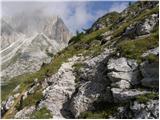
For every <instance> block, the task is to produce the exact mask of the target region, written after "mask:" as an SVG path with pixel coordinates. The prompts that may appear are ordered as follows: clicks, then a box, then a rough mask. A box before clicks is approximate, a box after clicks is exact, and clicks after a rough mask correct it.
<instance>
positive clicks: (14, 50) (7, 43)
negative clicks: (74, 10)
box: [1, 12, 71, 79]
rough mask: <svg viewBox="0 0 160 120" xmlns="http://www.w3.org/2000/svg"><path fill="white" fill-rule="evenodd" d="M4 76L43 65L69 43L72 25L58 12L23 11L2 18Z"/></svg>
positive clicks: (29, 70) (24, 71) (28, 70)
mask: <svg viewBox="0 0 160 120" xmlns="http://www.w3.org/2000/svg"><path fill="white" fill-rule="evenodd" d="M1 37H2V39H1V43H2V47H1V56H2V76H3V77H2V78H4V79H8V77H9V78H11V77H13V76H17V75H21V74H24V73H30V72H33V71H36V70H38V69H40V67H41V65H42V64H43V63H44V62H49V61H50V60H51V57H52V56H49V55H54V54H55V53H57V52H58V51H59V50H61V49H63V48H64V47H66V46H67V44H68V40H69V39H70V37H71V33H70V32H69V29H68V28H67V27H66V25H65V24H64V22H63V20H62V19H61V18H59V17H58V16H44V15H40V14H36V12H35V14H28V15H27V14H24V13H20V14H17V15H16V16H11V17H3V18H2V33H1Z"/></svg>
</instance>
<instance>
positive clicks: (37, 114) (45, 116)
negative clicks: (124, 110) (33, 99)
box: [31, 107, 52, 119]
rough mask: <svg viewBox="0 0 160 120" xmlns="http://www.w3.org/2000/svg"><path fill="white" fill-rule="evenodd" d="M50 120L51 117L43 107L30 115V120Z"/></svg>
mask: <svg viewBox="0 0 160 120" xmlns="http://www.w3.org/2000/svg"><path fill="white" fill-rule="evenodd" d="M51 118H52V115H51V113H50V111H49V110H48V109H47V108H46V107H43V108H41V109H40V110H38V111H35V112H33V113H32V115H31V119H51Z"/></svg>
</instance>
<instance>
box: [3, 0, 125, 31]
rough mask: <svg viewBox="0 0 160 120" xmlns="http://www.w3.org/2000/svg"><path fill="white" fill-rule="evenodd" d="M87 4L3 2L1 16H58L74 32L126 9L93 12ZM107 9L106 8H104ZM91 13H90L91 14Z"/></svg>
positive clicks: (118, 7) (115, 4)
mask: <svg viewBox="0 0 160 120" xmlns="http://www.w3.org/2000/svg"><path fill="white" fill-rule="evenodd" d="M88 6H89V2H85V1H84V2H4V3H2V13H3V14H2V15H9V16H11V15H15V14H17V13H20V12H24V14H35V11H38V12H36V14H41V15H42V14H43V15H58V16H60V17H61V18H62V19H63V21H64V22H65V24H66V25H67V26H68V28H69V29H70V30H71V31H72V32H75V31H76V30H80V29H82V28H87V27H89V26H88V23H89V22H91V21H92V22H93V21H95V20H96V19H97V18H99V17H101V16H102V15H104V14H105V13H107V12H109V11H122V10H123V9H124V8H126V3H120V4H117V3H116V2H115V3H114V4H113V5H112V6H111V8H110V9H109V11H107V10H102V9H99V10H96V11H94V12H93V10H91V8H89V7H88ZM106 9H108V8H106ZM91 11H92V12H91Z"/></svg>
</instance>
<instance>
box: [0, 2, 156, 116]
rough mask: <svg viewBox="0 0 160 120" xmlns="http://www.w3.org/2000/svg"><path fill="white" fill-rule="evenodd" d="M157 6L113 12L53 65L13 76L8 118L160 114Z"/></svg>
mask: <svg viewBox="0 0 160 120" xmlns="http://www.w3.org/2000/svg"><path fill="white" fill-rule="evenodd" d="M158 7H159V5H158V2H156V1H154V2H149V1H148V2H135V3H134V4H132V5H131V6H129V7H128V8H127V9H125V10H124V11H123V12H122V13H115V12H114V13H109V14H107V15H105V16H103V17H102V18H99V19H98V20H97V21H96V22H95V23H94V24H93V26H92V27H91V28H90V29H89V30H88V31H87V33H80V34H79V35H77V36H75V37H73V38H72V39H71V40H70V42H69V44H70V45H69V46H68V47H66V48H65V49H64V50H62V51H60V52H58V53H57V54H56V55H55V56H54V59H53V60H52V62H51V63H50V64H45V65H43V66H42V67H41V69H40V70H39V71H37V72H36V73H32V74H30V75H25V76H19V77H17V78H16V80H21V81H22V82H19V83H15V82H14V79H13V81H12V82H10V83H8V86H11V84H13V83H14V84H15V86H14V87H12V88H11V89H10V91H9V92H8V94H9V95H8V96H6V97H5V98H4V101H3V102H2V109H1V110H2V116H3V118H112V119H113V118H116V119H117V118H119V119H125V118H128V119H133V118H135V119H143V118H150V119H151V118H154V119H155V118H159V108H158V106H159V94H158V89H159V72H158V71H159V58H158V57H159V40H158V39H159V38H158V37H159V33H158V29H159V28H158V27H157V25H158V24H159V23H158V22H159V18H158V16H159V9H158ZM113 19H114V20H113ZM111 21H113V22H111ZM49 29H50V28H48V29H47V30H49ZM40 37H42V35H41V36H40ZM43 37H44V36H43ZM50 37H51V36H50ZM44 38H45V37H44ZM38 40H39V39H38ZM37 49H38V48H36V50H37ZM8 86H6V87H8ZM6 87H5V86H4V87H3V88H2V94H3V89H4V90H5V89H6ZM6 94H7V91H6Z"/></svg>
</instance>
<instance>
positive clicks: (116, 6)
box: [109, 2, 128, 12]
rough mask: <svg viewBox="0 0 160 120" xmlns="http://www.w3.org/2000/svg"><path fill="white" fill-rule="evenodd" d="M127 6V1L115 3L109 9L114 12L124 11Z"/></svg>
mask: <svg viewBox="0 0 160 120" xmlns="http://www.w3.org/2000/svg"><path fill="white" fill-rule="evenodd" d="M127 6H128V3H127V2H122V3H113V4H112V6H111V8H110V9H109V12H112V11H116V12H122V11H123V10H124V9H125V8H126V7H127Z"/></svg>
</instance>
